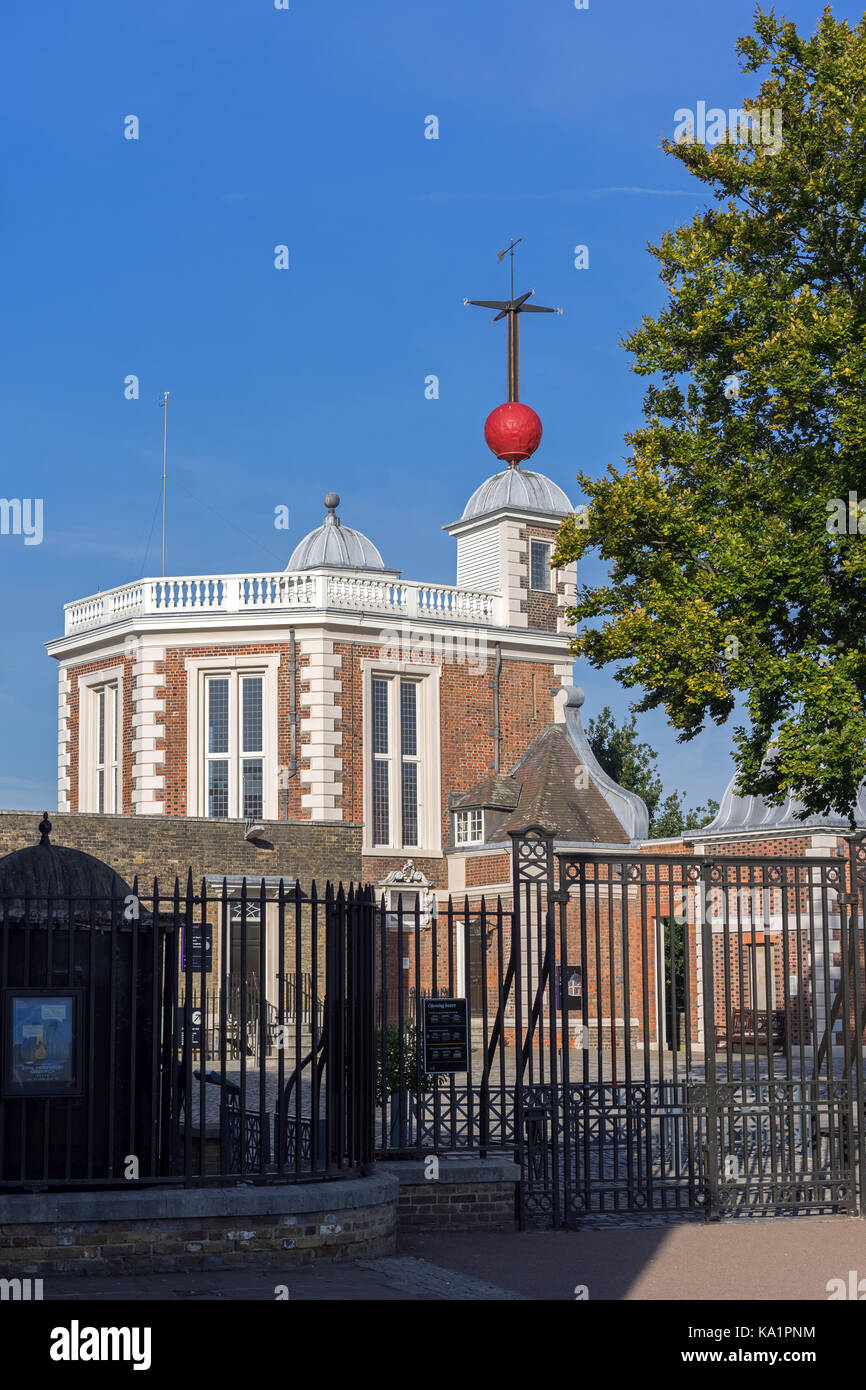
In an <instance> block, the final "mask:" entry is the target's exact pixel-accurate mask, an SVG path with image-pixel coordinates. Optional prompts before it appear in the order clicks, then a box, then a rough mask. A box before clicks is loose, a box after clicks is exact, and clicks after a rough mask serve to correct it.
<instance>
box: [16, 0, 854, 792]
mask: <svg viewBox="0 0 866 1390" xmlns="http://www.w3.org/2000/svg"><path fill="white" fill-rule="evenodd" d="M782 8H783V10H784V13H785V14H786V15H787V16H788V17H789V18H791V19H793V20H795V21H796V22H797V24H798V26H799V27H800V28H801V31H805V32H811V31H812V30H813V29H814V25H815V22H816V19H817V16H818V14H819V12H820V8H821V7H820V4H819V3H817V0H806V2H805V3H804V0H789V3H787V4H786V5H784V6H782ZM751 13H752V6H751V4H749V3H740V2H739V0H731V2H730V3H728V4H726V5H724V6H721V5H712V4H697V5H693V6H690V7H688V9H687V10H686V11H683V10H682V8H681V7H680V8H678V9H677V8H674V7H673V6H659V5H651V4H646V3H639V0H620V3H613V0H590V8H589V10H587V11H577V10H575V8H574V5H573V0H497V3H495V4H494V3H493V0H437V3H436V4H432V5H412V4H407V3H405V0H369V2H368V3H361V0H290V8H289V9H288V10H276V9H275V7H274V3H273V0H207V3H203V0H194V2H193V0H149V3H148V4H147V5H125V4H118V3H117V0H102V3H93V0H77V3H76V4H74V5H70V4H68V3H66V2H65V0H63V3H61V0H43V3H40V4H38V5H34V4H33V3H32V0H7V3H6V5H5V6H4V18H3V29H4V44H3V52H4V56H3V58H2V66H0V72H2V81H0V114H2V124H3V129H4V131H5V133H6V140H5V142H4V145H5V148H4V155H3V163H4V165H5V168H4V177H3V205H4V207H3V217H2V242H3V253H4V254H3V264H4V268H5V275H4V286H3V333H2V338H0V342H2V345H3V363H2V372H0V402H2V418H3V466H2V474H0V495H3V496H6V497H21V498H28V497H30V498H33V497H41V498H42V499H43V502H44V539H43V541H42V544H41V545H31V546H25V545H24V543H23V538H22V537H20V536H18V537H16V536H0V586H2V587H0V593H2V595H3V599H4V602H3V637H4V640H3V642H2V652H3V662H2V668H0V716H2V717H0V806H3V807H10V808H19V807H20V808H33V809H40V810H41V809H42V807H43V806H48V807H49V808H50V807H53V806H55V805H56V744H55V729H56V667H55V663H54V662H53V661H52V660H51V659H49V658H48V657H47V656H46V655H45V652H44V649H43V646H42V644H43V642H44V641H46V640H48V639H50V638H52V637H56V636H59V635H60V634H61V632H62V605H63V603H64V602H68V601H70V600H71V599H74V598H78V597H82V596H84V595H87V594H90V593H94V592H96V590H98V589H100V588H101V589H106V588H111V587H113V586H114V585H117V584H122V583H125V582H127V581H129V580H132V579H136V578H139V577H140V576H141V575H142V574H158V573H159V568H160V555H159V544H160V539H159V520H158V517H157V520H156V525H155V526H153V530H152V533H151V528H152V525H153V522H154V517H155V516H156V509H157V508H158V503H159V496H160V486H161V467H162V418H163V417H162V412H161V410H160V409H159V408H158V406H157V394H158V392H161V391H163V390H166V389H168V390H169V391H170V392H171V396H170V407H169V408H170V415H169V475H170V480H169V524H168V541H167V571H168V573H169V574H218V573H230V572H236V571H239V570H248V569H250V568H261V569H262V570H271V569H281V568H283V567H284V566H285V564H286V561H287V560H288V557H289V554H290V552H291V548H292V547H293V546H294V544H295V543H296V542H297V541H298V540H299V539H300V538H301V537H302V536H303V535H304V534H305V533H306V532H307V531H308V530H309V529H310V528H311V527H312V526H314V525H316V524H317V523H318V521H319V520H320V518H321V515H322V510H323V509H322V502H321V499H322V494H323V493H324V492H325V491H326V490H328V489H335V490H336V491H338V492H339V493H340V494H341V497H342V499H343V501H342V505H341V508H340V511H341V515H342V517H343V519H344V520H345V521H346V522H347V523H349V524H351V525H356V526H359V527H360V528H361V529H362V530H364V531H365V532H366V533H367V534H368V535H370V537H371V538H372V539H373V540H374V541H375V542H376V544H377V545H378V546H379V549H380V550H381V551H382V554H383V556H384V558H385V561H386V564H388V565H389V566H393V567H395V568H398V569H402V570H403V571H404V573H405V574H406V575H407V577H410V578H416V579H423V580H432V581H440V582H452V583H453V581H454V573H455V543H454V541H453V540H451V539H450V538H449V537H448V536H446V535H445V534H444V533H443V532H442V531H441V529H440V527H441V525H443V524H445V523H446V522H450V521H453V520H455V519H456V518H457V517H458V516H459V515H460V513H461V511H462V509H463V506H464V503H465V501H466V498H467V497H468V495H469V493H470V492H471V491H472V490H473V489H474V488H475V487H476V486H477V484H478V483H480V482H481V481H482V480H483V479H484V478H485V477H487V476H489V474H491V473H492V472H495V471H496V469H497V467H498V465H497V464H496V462H495V460H494V459H493V456H492V455H491V454H490V453H489V451H488V450H487V447H486V445H485V443H484V440H483V433H482V431H483V424H484V420H485V418H486V416H487V414H488V412H489V411H490V410H491V409H492V408H493V406H495V405H498V404H499V403H500V402H501V400H502V399H503V398H504V394H505V387H504V341H503V331H502V325H501V324H500V325H497V326H496V328H493V327H491V325H490V315H489V314H487V313H485V312H484V311H483V310H477V309H472V310H470V309H465V308H464V307H463V299H464V297H467V296H468V297H472V298H488V297H494V298H496V297H500V296H501V295H502V294H503V293H504V292H505V289H506V280H505V274H506V271H505V266H504V265H503V266H502V267H499V266H497V262H496V251H497V250H498V249H499V248H500V247H501V246H503V245H504V244H505V243H506V242H507V240H508V239H509V237H511V236H522V237H523V238H524V244H523V246H522V247H521V248H520V250H521V255H520V259H519V263H518V283H519V287H520V288H521V289H528V288H531V287H533V286H534V287H536V289H537V294H538V300H539V302H541V303H546V304H554V305H561V306H562V307H563V309H564V310H565V313H564V315H563V317H562V318H553V317H551V318H547V317H544V318H541V317H539V318H530V319H524V320H523V331H522V348H523V355H522V373H521V397H522V399H524V400H525V401H527V403H529V404H531V405H532V406H533V407H534V408H535V409H536V410H538V411H539V413H540V415H541V416H542V419H543V422H544V439H543V441H542V445H541V448H540V450H539V453H538V454H537V455H536V460H535V464H536V466H537V467H538V468H539V469H540V470H541V471H543V472H545V473H547V474H549V475H550V476H551V477H552V478H554V479H556V481H557V482H559V483H560V484H561V485H562V486H563V487H565V489H566V491H568V492H569V493H570V495H572V496H574V497H575V498H577V500H579V498H578V495H577V489H576V485H575V483H574V475H575V471H576V470H577V468H582V469H584V470H585V471H587V472H589V473H591V474H597V473H600V472H602V471H603V470H604V468H605V467H606V466H607V464H608V463H609V462H614V463H616V462H617V461H618V460H620V459H621V458H622V456H623V453H624V450H625V446H624V443H623V435H624V434H625V432H626V431H627V430H629V429H631V428H633V427H634V426H635V425H636V423H637V422H638V420H639V412H640V401H641V397H642V390H643V386H642V383H641V381H640V380H639V379H638V378H637V377H636V376H634V375H633V374H632V373H631V371H630V369H629V359H628V357H627V355H626V353H625V352H624V350H623V349H622V347H621V346H620V345H619V342H620V337H621V335H623V334H625V333H627V332H628V331H629V330H630V329H631V328H633V327H634V326H635V325H636V324H637V323H638V322H639V320H640V317H641V315H642V314H644V313H653V312H655V311H656V310H657V309H658V307H659V306H660V304H661V302H662V298H661V288H660V285H659V282H658V280H657V276H656V273H655V263H654V261H653V259H652V258H651V257H650V256H649V255H648V254H647V252H646V245H647V243H648V242H655V241H657V240H658V239H659V238H660V236H661V234H662V233H663V231H664V230H665V228H667V227H669V226H673V225H676V224H678V223H680V222H682V221H685V220H687V219H688V218H689V217H690V216H691V215H692V213H693V211H694V209H695V208H696V207H698V206H700V205H702V202H703V189H702V186H701V185H698V184H697V183H695V182H693V181H690V180H689V178H688V176H687V175H686V173H685V171H684V170H682V169H681V168H680V167H679V166H678V165H676V164H675V163H674V162H673V161H672V160H670V159H668V158H666V157H665V156H664V155H663V154H662V152H661V150H660V149H659V143H660V139H661V136H662V134H663V133H665V134H668V135H670V134H671V133H672V131H673V126H674V120H673V116H674V111H675V110H676V109H677V108H678V107H684V106H687V107H692V108H694V107H695V106H696V103H697V102H698V101H699V100H705V101H706V102H707V103H708V104H709V105H719V106H722V107H725V108H727V107H730V106H732V105H736V104H738V102H739V98H740V97H742V96H743V95H745V94H746V93H747V92H748V91H749V90H750V85H751V84H750V82H747V80H746V79H744V78H743V77H742V75H741V74H740V72H739V69H738V67H737V64H736V59H735V53H734V44H735V40H736V38H737V36H738V35H740V34H742V33H746V32H748V31H749V30H750V28H751ZM836 13H837V16H842V15H848V16H849V17H850V18H852V19H854V18H856V17H857V15H858V11H857V9H856V8H855V7H853V6H852V7H848V6H838V7H837V9H836ZM128 115H136V116H138V118H139V121H140V134H139V139H138V140H127V139H124V133H123V132H124V120H125V117H127V116H128ZM429 115H435V116H437V117H438V119H439V139H438V140H428V139H425V137H424V130H425V118H426V117H427V116H429ZM278 244H285V245H287V246H288V247H289V255H290V268H289V270H287V271H280V270H276V269H275V268H274V247H275V246H276V245H278ZM578 244H585V245H587V246H588V247H589V255H590V265H589V269H588V270H582V271H577V270H575V269H574V266H573V259H574V247H575V246H576V245H578ZM130 374H135V375H137V376H138V377H139V380H140V384H141V385H140V390H141V394H140V398H139V399H138V400H126V399H125V398H124V379H125V378H126V377H127V376H128V375H130ZM429 374H436V375H437V376H438V377H439V379H440V396H439V399H438V400H433V401H431V400H427V399H425V394H424V383H425V378H426V377H427V376H428V375H429ZM279 505H286V506H288V507H289V509H290V513H291V529H290V531H289V532H288V533H286V532H284V531H276V530H275V529H274V525H273V518H274V508H275V507H277V506H279ZM594 572H595V571H594V570H593V562H591V561H590V562H588V563H587V566H586V568H585V571H584V574H585V575H591V574H593V573H594ZM578 679H579V680H580V682H581V683H582V684H583V685H584V687H585V689H586V692H587V704H586V708H585V713H586V714H587V715H592V714H593V713H594V712H597V711H598V709H599V708H600V707H601V706H602V705H603V704H604V703H610V704H612V705H613V707H614V709H615V710H616V711H617V712H618V713H625V712H626V710H627V706H628V700H629V695H628V692H626V691H623V690H621V689H620V688H619V687H618V686H617V685H616V684H615V682H613V681H612V680H611V679H610V677H609V674H608V673H606V672H594V671H592V670H591V669H590V668H585V669H581V668H578ZM640 728H641V732H642V734H643V736H644V737H645V738H647V739H648V740H649V741H650V742H651V743H652V744H653V745H654V746H655V747H656V748H657V749H658V751H659V753H660V755H661V756H660V762H661V766H662V771H663V775H664V779H665V784H666V787H668V788H671V787H673V786H677V787H679V788H680V789H682V790H685V791H686V792H687V793H688V796H689V799H690V801H692V802H696V801H703V800H705V799H706V796H707V795H716V796H718V795H719V794H720V792H721V790H722V788H723V786H724V784H725V782H726V780H727V778H728V776H729V773H730V766H731V764H730V755H729V748H730V730H729V729H722V730H717V729H715V728H711V729H710V730H709V731H707V732H706V733H705V734H702V735H701V736H700V737H699V738H698V739H697V740H695V741H694V742H692V743H691V744H685V745H681V744H678V743H677V741H676V739H675V737H674V736H673V734H672V733H671V731H670V730H669V729H668V727H667V724H666V720H665V717H664V714H663V712H661V711H657V712H655V713H653V714H651V715H645V716H642V717H641V721H640Z"/></svg>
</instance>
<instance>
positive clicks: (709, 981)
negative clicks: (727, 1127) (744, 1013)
mask: <svg viewBox="0 0 866 1390" xmlns="http://www.w3.org/2000/svg"><path fill="white" fill-rule="evenodd" d="M715 867H716V866H714V865H713V864H712V863H711V862H710V861H709V860H704V862H703V863H702V864H701V884H702V887H703V893H702V897H703V903H702V911H701V914H700V930H701V973H702V975H703V979H702V981H701V1002H702V1007H703V1013H704V1019H703V1023H704V1088H705V1095H706V1102H707V1142H706V1145H705V1156H704V1174H705V1180H706V1194H707V1204H706V1209H705V1212H704V1218H705V1220H707V1221H714V1220H715V1221H717V1220H718V1219H719V1208H720V1205H721V1203H720V1200H719V1108H718V1082H717V1079H716V1000H715V983H714V978H713V928H712V923H711V921H710V914H709V910H708V904H709V889H710V880H711V878H712V875H713V870H714V868H715ZM721 872H722V874H724V873H725V869H724V867H722V869H721ZM726 887H727V884H726V882H725V881H723V882H722V891H723V892H724V891H725V889H726ZM686 1027H687V1028H688V1027H689V1020H688V1019H687V1020H686Z"/></svg>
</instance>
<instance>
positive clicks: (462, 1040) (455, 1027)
mask: <svg viewBox="0 0 866 1390" xmlns="http://www.w3.org/2000/svg"><path fill="white" fill-rule="evenodd" d="M421 1002H422V1004H423V1006H424V1012H423V1035H422V1041H423V1047H424V1062H423V1066H424V1070H425V1071H427V1072H433V1073H434V1074H438V1073H440V1072H452V1071H468V1069H469V1008H468V1001H467V1000H466V999H423V1000H422V1001H421Z"/></svg>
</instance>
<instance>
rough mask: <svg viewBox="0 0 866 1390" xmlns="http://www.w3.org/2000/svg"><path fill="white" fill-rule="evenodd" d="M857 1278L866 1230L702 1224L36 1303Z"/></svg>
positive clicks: (446, 1250) (139, 1282)
mask: <svg viewBox="0 0 866 1390" xmlns="http://www.w3.org/2000/svg"><path fill="white" fill-rule="evenodd" d="M852 1270H854V1271H857V1279H858V1280H859V1279H861V1278H862V1279H864V1285H863V1288H864V1291H866V1222H864V1221H861V1220H856V1219H848V1218H844V1217H831V1218H827V1219H826V1220H822V1219H819V1218H799V1219H793V1220H780V1219H774V1220H767V1219H748V1218H743V1219H738V1220H732V1221H728V1222H724V1223H716V1224H710V1225H704V1224H700V1223H683V1224H682V1225H670V1226H667V1227H664V1228H660V1227H640V1226H621V1227H618V1228H616V1229H608V1230H583V1231H540V1232H521V1233H514V1234H504V1235H475V1234H472V1233H466V1234H451V1235H447V1234H443V1235H422V1236H413V1237H404V1238H402V1239H401V1241H400V1244H399V1250H398V1253H397V1255H396V1256H386V1257H381V1258H369V1259H359V1260H342V1261H337V1262H319V1263H317V1264H315V1265H309V1266H306V1267H303V1268H300V1269H296V1270H291V1269H289V1270H287V1271H286V1272H285V1273H280V1274H278V1273H275V1272H274V1270H273V1269H269V1270H263V1269H261V1268H258V1269H257V1268H256V1265H255V1262H254V1261H253V1260H251V1261H250V1264H249V1267H248V1268H246V1269H244V1271H243V1272H240V1271H238V1270H227V1271H210V1272H207V1273H201V1274H196V1273H183V1274H155V1275H133V1276H129V1277H127V1278H104V1277H94V1278H82V1277H80V1276H71V1275H70V1276H54V1277H49V1278H46V1280H45V1289H44V1296H45V1298H46V1299H49V1300H50V1299H62V1300H64V1301H66V1300H70V1301H75V1302H78V1301H81V1302H85V1301H91V1300H93V1301H100V1300H114V1299H126V1298H129V1299H142V1300H144V1299H160V1300H163V1299H170V1300H175V1299H205V1300H208V1299H218V1300H221V1301H228V1302H232V1301H236V1300H272V1299H273V1298H274V1296H275V1293H274V1291H275V1286H276V1285H277V1284H285V1285H286V1286H287V1287H288V1290H289V1297H290V1298H291V1299H296V1300H297V1299H300V1300H305V1301H310V1300H320V1299H327V1300H336V1301H343V1302H348V1301H360V1300H369V1299H373V1300H377V1301H378V1300H382V1301H385V1300H387V1301H426V1300H433V1301H442V1300H461V1301H476V1300H485V1301H486V1300H503V1299H505V1300H513V1299H517V1300H523V1299H529V1300H549V1299H553V1300H557V1301H558V1300H567V1301H572V1300H574V1299H575V1297H576V1296H578V1295H577V1294H576V1290H579V1289H581V1288H582V1287H583V1286H585V1288H586V1295H585V1296H588V1298H589V1300H590V1301H598V1300H639V1301H643V1300H653V1299H673V1300H689V1301H691V1300H699V1301H708V1302H713V1301H716V1300H730V1299H737V1300H739V1299H745V1300H756V1301H759V1300H760V1301H763V1300H771V1299H790V1300H807V1301H812V1300H819V1301H826V1300H827V1298H828V1291H827V1284H828V1282H829V1281H830V1280H831V1279H842V1280H844V1281H845V1284H846V1286H847V1285H848V1284H849V1278H850V1271H852Z"/></svg>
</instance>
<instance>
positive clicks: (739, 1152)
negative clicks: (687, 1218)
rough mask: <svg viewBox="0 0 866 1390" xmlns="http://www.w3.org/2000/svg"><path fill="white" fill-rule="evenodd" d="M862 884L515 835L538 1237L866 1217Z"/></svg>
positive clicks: (524, 1161) (854, 864)
mask: <svg viewBox="0 0 866 1390" xmlns="http://www.w3.org/2000/svg"><path fill="white" fill-rule="evenodd" d="M862 865H863V853H862V837H857V838H855V839H854V840H852V841H851V842H850V843H849V846H848V851H847V854H846V855H845V857H842V858H840V857H838V856H836V857H832V858H826V859H820V858H810V859H793V858H789V859H785V858H758V857H755V858H752V857H748V858H746V857H738V858H729V859H722V858H713V857H709V856H697V857H695V856H689V857H686V856H675V855H664V854H656V855H653V854H643V853H641V854H630V853H625V852H624V853H623V854H621V855H611V854H610V853H609V852H606V853H604V854H591V853H587V854H571V853H554V847H553V844H552V842H551V841H550V839H549V837H547V836H545V835H544V833H543V832H542V831H538V830H529V831H527V832H524V833H523V835H521V836H516V837H515V842H514V866H515V902H516V903H517V904H518V912H519V914H520V919H521V921H520V927H519V937H520V939H521V941H522V942H523V947H522V950H521V953H520V954H521V961H520V967H521V969H522V974H523V978H522V983H521V985H520V986H519V992H518V1002H519V1000H520V999H522V1000H523V1006H524V1016H525V1020H526V1022H525V1024H524V1036H525V1047H524V1051H523V1061H524V1068H523V1071H522V1079H523V1085H522V1086H521V1087H520V1088H519V1093H518V1099H519V1106H520V1107H522V1112H523V1113H522V1115H521V1116H520V1117H519V1123H518V1153H519V1157H520V1161H521V1165H522V1170H523V1182H522V1184H521V1216H522V1219H523V1222H524V1224H526V1225H531V1224H565V1225H570V1224H576V1223H578V1222H580V1221H581V1220H586V1219H589V1218H601V1219H603V1218H604V1216H605V1215H606V1214H607V1215H610V1216H615V1215H617V1214H622V1213H630V1214H634V1213H641V1214H644V1215H657V1216H660V1217H664V1216H665V1215H666V1214H672V1213H691V1214H697V1215H703V1216H705V1217H714V1216H719V1215H727V1214H735V1213H738V1212H744V1213H749V1214H752V1215H760V1214H762V1213H765V1214H797V1213H816V1214H817V1213H833V1212H847V1213H853V1212H856V1211H859V1210H861V1203H862V1192H861V1189H860V1182H859V1156H860V1155H861V1154H862V1153H863V1152H864V1147H863V1107H862V1104H861V1103H860V1102H861V1098H862V1094H863V1037H864V1030H866V1016H864V1011H863V972H864V928H863V916H862V901H863V886H864V877H866V874H864V872H863V868H862ZM858 905H860V912H859V913H858ZM518 973H520V972H519V971H518Z"/></svg>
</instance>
